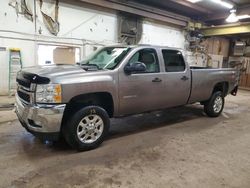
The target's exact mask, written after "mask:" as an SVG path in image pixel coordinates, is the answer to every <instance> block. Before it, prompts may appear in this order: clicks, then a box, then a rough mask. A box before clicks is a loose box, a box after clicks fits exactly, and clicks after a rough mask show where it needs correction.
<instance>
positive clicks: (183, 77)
mask: <svg viewBox="0 0 250 188" xmlns="http://www.w3.org/2000/svg"><path fill="white" fill-rule="evenodd" d="M188 79H189V78H188V77H187V76H182V77H181V80H183V81H186V80H188Z"/></svg>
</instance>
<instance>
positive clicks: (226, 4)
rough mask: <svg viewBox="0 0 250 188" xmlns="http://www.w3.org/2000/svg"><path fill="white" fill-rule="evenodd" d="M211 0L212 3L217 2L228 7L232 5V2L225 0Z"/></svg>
mask: <svg viewBox="0 0 250 188" xmlns="http://www.w3.org/2000/svg"><path fill="white" fill-rule="evenodd" d="M211 1H213V2H214V3H217V4H220V5H222V6H224V7H226V8H228V9H231V8H233V7H234V5H233V4H231V3H229V2H226V1H222V0H211Z"/></svg>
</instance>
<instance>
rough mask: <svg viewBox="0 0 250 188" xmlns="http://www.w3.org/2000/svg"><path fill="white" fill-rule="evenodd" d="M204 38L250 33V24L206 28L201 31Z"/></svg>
mask: <svg viewBox="0 0 250 188" xmlns="http://www.w3.org/2000/svg"><path fill="white" fill-rule="evenodd" d="M201 31H202V33H203V34H204V36H220V35H235V34H246V33H250V23H245V24H236V25H223V26H216V27H206V28H203V29H201Z"/></svg>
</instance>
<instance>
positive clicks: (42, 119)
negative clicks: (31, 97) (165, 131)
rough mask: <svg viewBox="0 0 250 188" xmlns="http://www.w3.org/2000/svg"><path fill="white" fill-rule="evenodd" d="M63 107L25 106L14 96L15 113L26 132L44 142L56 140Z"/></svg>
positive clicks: (58, 134) (62, 105) (63, 105)
mask: <svg viewBox="0 0 250 188" xmlns="http://www.w3.org/2000/svg"><path fill="white" fill-rule="evenodd" d="M65 106H66V105H65V104H60V105H38V104H25V103H24V102H22V101H21V100H20V99H19V97H18V96H17V95H16V104H15V112H16V114H17V117H18V119H19V121H20V123H21V124H22V126H23V127H24V128H26V130H27V131H29V132H31V133H32V134H34V135H35V136H38V137H40V138H42V139H44V140H57V139H58V138H59V136H60V130H61V123H62V117H63V112H64V109H65Z"/></svg>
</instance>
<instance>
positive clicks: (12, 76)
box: [9, 48, 22, 96]
mask: <svg viewBox="0 0 250 188" xmlns="http://www.w3.org/2000/svg"><path fill="white" fill-rule="evenodd" d="M21 68H22V57H21V50H20V49H19V48H10V49H9V96H12V95H14V94H15V91H16V88H17V85H16V75H17V72H18V71H19V70H21Z"/></svg>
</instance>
